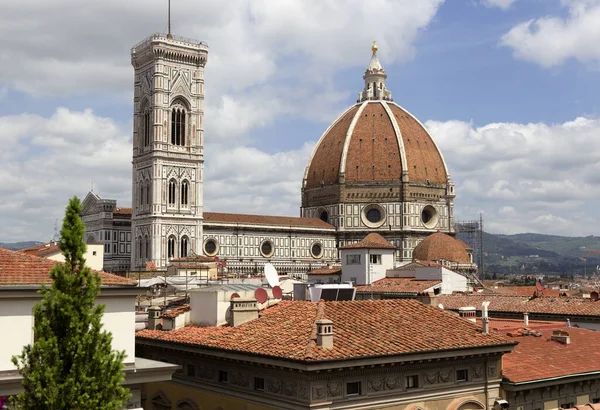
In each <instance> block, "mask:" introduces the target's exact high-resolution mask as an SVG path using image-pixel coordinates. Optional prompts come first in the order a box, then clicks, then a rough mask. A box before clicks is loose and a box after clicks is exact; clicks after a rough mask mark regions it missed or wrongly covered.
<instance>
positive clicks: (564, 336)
mask: <svg viewBox="0 0 600 410" xmlns="http://www.w3.org/2000/svg"><path fill="white" fill-rule="evenodd" d="M550 339H551V340H555V341H557V342H559V343H562V344H564V345H568V344H570V343H571V337H570V336H569V332H567V331H564V330H553V331H552V336H550Z"/></svg>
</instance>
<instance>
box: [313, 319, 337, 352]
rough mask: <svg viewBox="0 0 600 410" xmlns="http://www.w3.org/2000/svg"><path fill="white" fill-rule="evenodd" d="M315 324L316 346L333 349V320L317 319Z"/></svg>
mask: <svg viewBox="0 0 600 410" xmlns="http://www.w3.org/2000/svg"><path fill="white" fill-rule="evenodd" d="M315 323H316V324H317V346H320V347H322V348H323V349H333V322H332V321H331V320H329V319H319V320H317V321H316V322H315Z"/></svg>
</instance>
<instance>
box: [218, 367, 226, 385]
mask: <svg viewBox="0 0 600 410" xmlns="http://www.w3.org/2000/svg"><path fill="white" fill-rule="evenodd" d="M227 376H228V374H227V372H226V371H224V370H219V382H220V383H227V381H228V377H227Z"/></svg>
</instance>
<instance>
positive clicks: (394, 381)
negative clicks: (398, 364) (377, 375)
mask: <svg viewBox="0 0 600 410" xmlns="http://www.w3.org/2000/svg"><path fill="white" fill-rule="evenodd" d="M401 386H402V384H401V379H400V376H387V377H386V378H385V388H386V389H388V390H393V389H398V388H400V387H401Z"/></svg>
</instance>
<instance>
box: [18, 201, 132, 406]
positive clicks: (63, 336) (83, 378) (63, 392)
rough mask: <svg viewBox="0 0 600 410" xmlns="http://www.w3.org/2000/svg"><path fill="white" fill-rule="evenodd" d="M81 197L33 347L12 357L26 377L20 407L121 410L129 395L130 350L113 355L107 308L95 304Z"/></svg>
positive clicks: (96, 281)
mask: <svg viewBox="0 0 600 410" xmlns="http://www.w3.org/2000/svg"><path fill="white" fill-rule="evenodd" d="M81 210H82V206H81V203H80V201H79V199H78V198H77V197H74V198H73V199H71V200H70V201H69V205H68V206H67V209H66V215H65V218H64V220H63V226H62V229H61V231H60V234H61V240H60V243H59V246H60V249H61V250H62V253H63V255H64V257H65V263H64V264H57V265H56V266H55V267H54V268H53V269H52V270H51V271H50V278H51V279H52V286H50V287H49V288H48V287H46V286H42V289H41V290H40V294H41V295H42V301H41V303H39V304H36V306H35V308H34V313H33V315H34V343H33V345H27V346H25V347H24V348H23V351H22V353H21V355H20V356H14V357H13V358H12V361H13V363H14V364H15V366H17V368H18V369H19V372H20V373H21V375H22V376H23V387H24V390H25V391H24V392H23V393H21V394H19V395H18V396H17V397H16V400H15V403H14V404H15V405H16V407H17V408H21V409H27V410H29V409H32V410H33V409H35V410H38V409H40V410H41V409H47V410H63V409H64V410H73V409H80V410H84V409H120V408H121V407H123V406H124V405H125V404H126V402H127V398H128V397H129V390H128V389H126V388H124V387H122V386H121V382H122V381H123V379H124V374H123V359H124V358H125V352H117V351H114V350H113V349H112V347H111V343H112V335H111V334H110V333H109V332H107V331H105V330H103V329H102V323H101V320H102V315H103V314H104V305H96V303H95V302H96V296H98V293H99V292H100V286H101V279H100V276H99V275H98V273H97V272H93V271H92V270H91V269H90V268H88V267H86V266H85V258H84V257H83V255H84V254H85V251H86V245H85V243H84V242H83V234H84V231H85V226H84V224H83V222H82V221H81V218H80V217H79V215H80V213H81Z"/></svg>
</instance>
